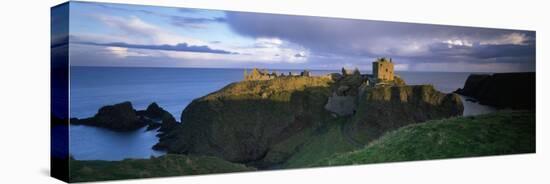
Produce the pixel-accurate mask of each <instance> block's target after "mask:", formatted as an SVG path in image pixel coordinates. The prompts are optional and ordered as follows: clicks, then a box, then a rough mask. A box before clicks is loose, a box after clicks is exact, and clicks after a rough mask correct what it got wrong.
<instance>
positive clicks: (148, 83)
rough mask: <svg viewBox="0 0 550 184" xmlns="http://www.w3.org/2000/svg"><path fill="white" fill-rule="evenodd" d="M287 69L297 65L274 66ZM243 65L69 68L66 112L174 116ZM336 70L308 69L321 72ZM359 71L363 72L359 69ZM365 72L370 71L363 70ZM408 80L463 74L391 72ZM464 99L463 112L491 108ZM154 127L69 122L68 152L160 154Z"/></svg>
mask: <svg viewBox="0 0 550 184" xmlns="http://www.w3.org/2000/svg"><path fill="white" fill-rule="evenodd" d="M277 71H278V72H285V73H288V72H293V73H297V72H299V71H298V70H277ZM243 72H244V70H243V69H199V68H122V67H74V66H73V67H71V71H70V77H71V78H70V79H71V80H70V117H77V118H85V117H90V116H93V115H94V114H95V113H96V112H97V110H98V109H99V108H100V107H102V106H105V105H110V104H116V103H120V102H123V101H130V102H132V104H133V106H134V108H135V109H138V110H141V109H145V108H146V107H147V105H149V104H150V103H152V102H157V103H158V104H159V105H160V106H161V107H162V108H164V109H166V110H167V111H168V112H170V113H171V114H172V115H174V117H175V118H176V119H177V120H178V121H179V120H180V116H181V112H182V111H183V109H184V108H185V107H186V106H187V105H188V104H189V103H190V102H191V101H192V100H193V99H196V98H199V97H201V96H204V95H207V94H209V93H211V92H214V91H216V90H218V89H220V88H222V87H224V86H226V85H228V84H230V83H232V82H237V81H240V80H242V78H243ZM331 72H339V71H321V70H319V71H312V74H313V75H323V74H327V73H331ZM362 73H365V72H362ZM366 73H370V72H366ZM396 73H397V74H398V75H400V76H401V77H402V78H404V79H405V81H406V82H407V83H408V84H413V85H416V84H432V85H434V87H435V88H436V89H438V90H440V91H442V92H445V93H449V92H452V91H454V90H456V89H457V88H461V87H462V86H463V85H464V82H465V81H466V78H467V77H468V75H469V73H445V72H396ZM463 102H465V106H466V109H467V110H465V115H472V114H477V113H483V112H486V111H487V112H489V111H490V110H491V109H487V108H486V107H483V106H479V105H477V104H473V103H471V102H467V101H463ZM155 134H156V132H155V131H150V132H145V130H144V128H142V129H139V130H136V131H133V132H126V133H120V132H113V131H110V130H107V129H102V128H95V127H89V126H71V127H70V135H69V137H70V143H69V146H70V147H69V151H70V153H71V155H72V156H73V157H74V158H75V159H79V160H121V159H124V158H148V157H150V156H151V155H161V154H163V153H162V152H157V151H154V150H152V149H151V147H152V146H153V145H154V144H155V143H156V142H157V141H158V138H157V137H156V136H155Z"/></svg>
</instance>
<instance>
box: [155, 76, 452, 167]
mask: <svg viewBox="0 0 550 184" xmlns="http://www.w3.org/2000/svg"><path fill="white" fill-rule="evenodd" d="M363 81H364V80H361V76H360V75H347V76H344V77H342V78H340V79H338V80H337V81H334V80H332V79H330V78H326V77H282V78H275V79H271V80H259V81H241V82H237V83H233V84H230V85H228V86H226V87H224V88H223V89H221V90H219V91H217V92H214V93H211V94H209V95H207V96H204V97H201V98H199V99H196V100H194V101H193V102H192V103H191V104H189V105H188V106H187V108H186V109H185V110H184V111H183V113H182V122H183V123H182V125H181V126H177V127H175V128H173V129H172V130H171V131H168V132H166V133H165V134H163V135H162V136H161V137H160V141H159V143H158V144H156V145H155V147H154V148H155V149H160V150H166V151H168V152H169V153H179V154H197V155H211V156H217V157H220V158H223V159H225V160H228V161H231V162H238V163H246V164H249V165H253V166H255V167H258V168H277V167H302V166H304V165H305V164H307V163H311V161H313V160H315V159H321V158H324V157H326V156H330V155H332V154H334V153H342V152H348V151H351V150H354V149H356V148H358V147H360V146H362V145H364V144H366V143H367V142H368V141H370V140H372V139H374V138H376V137H378V136H380V135H381V134H382V133H383V132H385V131H389V130H393V129H395V128H399V127H400V126H405V125H407V124H410V123H417V122H421V121H425V120H430V119H440V118H446V117H451V116H456V115H461V114H462V108H463V107H462V103H461V101H460V99H459V98H458V97H457V96H456V95H446V94H443V93H440V92H437V91H436V90H435V89H433V87H431V86H391V85H384V86H376V87H369V88H367V89H368V90H365V89H362V90H360V86H361V85H362V83H363ZM342 86H347V88H346V89H341V88H342ZM371 88H372V90H370V89H371ZM338 91H339V92H338ZM334 93H342V95H353V94H354V95H353V96H354V97H353V98H358V99H359V100H354V101H355V102H357V103H359V104H358V106H359V109H358V110H357V112H353V113H352V114H351V115H350V116H346V117H338V116H334V115H333V114H331V113H330V112H329V111H327V110H326V109H325V105H326V104H327V102H328V101H329V100H328V99H329V97H330V96H331V95H333V94H334ZM396 95H397V96H396ZM355 102H354V103H355ZM392 108H396V109H392ZM366 111H369V112H366ZM386 111H387V112H386ZM385 116H396V117H385ZM378 118H380V119H383V120H384V121H385V123H388V124H390V125H391V126H385V125H380V124H382V122H381V121H380V120H378ZM350 128H358V129H360V130H351V129H350ZM365 128H368V129H376V130H372V131H371V130H365ZM359 134H369V135H368V139H363V138H362V137H360V136H357V135H359ZM361 136H362V135H361Z"/></svg>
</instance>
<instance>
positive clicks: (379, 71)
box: [372, 57, 394, 81]
mask: <svg viewBox="0 0 550 184" xmlns="http://www.w3.org/2000/svg"><path fill="white" fill-rule="evenodd" d="M372 74H373V75H374V78H376V79H377V80H379V81H393V78H394V73H393V62H392V60H391V58H390V59H387V58H385V57H383V58H378V59H377V60H376V61H374V62H373V63H372Z"/></svg>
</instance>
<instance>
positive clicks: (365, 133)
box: [348, 85, 464, 143]
mask: <svg viewBox="0 0 550 184" xmlns="http://www.w3.org/2000/svg"><path fill="white" fill-rule="evenodd" d="M463 111H464V106H463V104H462V101H461V100H460V97H459V96H458V95H456V94H444V93H441V92H439V91H437V90H435V89H434V87H433V86H431V85H418V86H385V87H375V88H368V89H366V91H365V92H364V93H363V94H362V96H360V98H359V105H358V107H357V114H355V116H353V117H352V121H351V124H350V126H351V128H349V129H348V130H349V131H350V134H351V135H352V138H354V139H355V140H356V141H358V142H361V143H368V142H369V141H371V140H374V139H376V138H378V137H380V136H381V135H382V134H383V133H385V132H387V131H390V130H394V129H397V128H399V127H402V126H405V125H408V124H413V123H419V122H424V121H427V120H431V119H442V118H446V117H452V116H460V115H462V112H463Z"/></svg>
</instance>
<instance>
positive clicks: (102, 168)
mask: <svg viewBox="0 0 550 184" xmlns="http://www.w3.org/2000/svg"><path fill="white" fill-rule="evenodd" d="M253 170H255V169H254V168H250V167H246V166H244V165H242V164H235V163H231V162H227V161H225V160H223V159H220V158H217V157H209V156H187V155H172V154H168V155H164V156H161V157H152V158H150V159H126V160H122V161H99V160H92V161H80V160H73V159H71V162H70V181H71V182H85V181H98V180H118V179H135V178H150V177H163V176H164V177H165V176H184V175H197V174H211V173H227V172H239V171H253Z"/></svg>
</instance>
